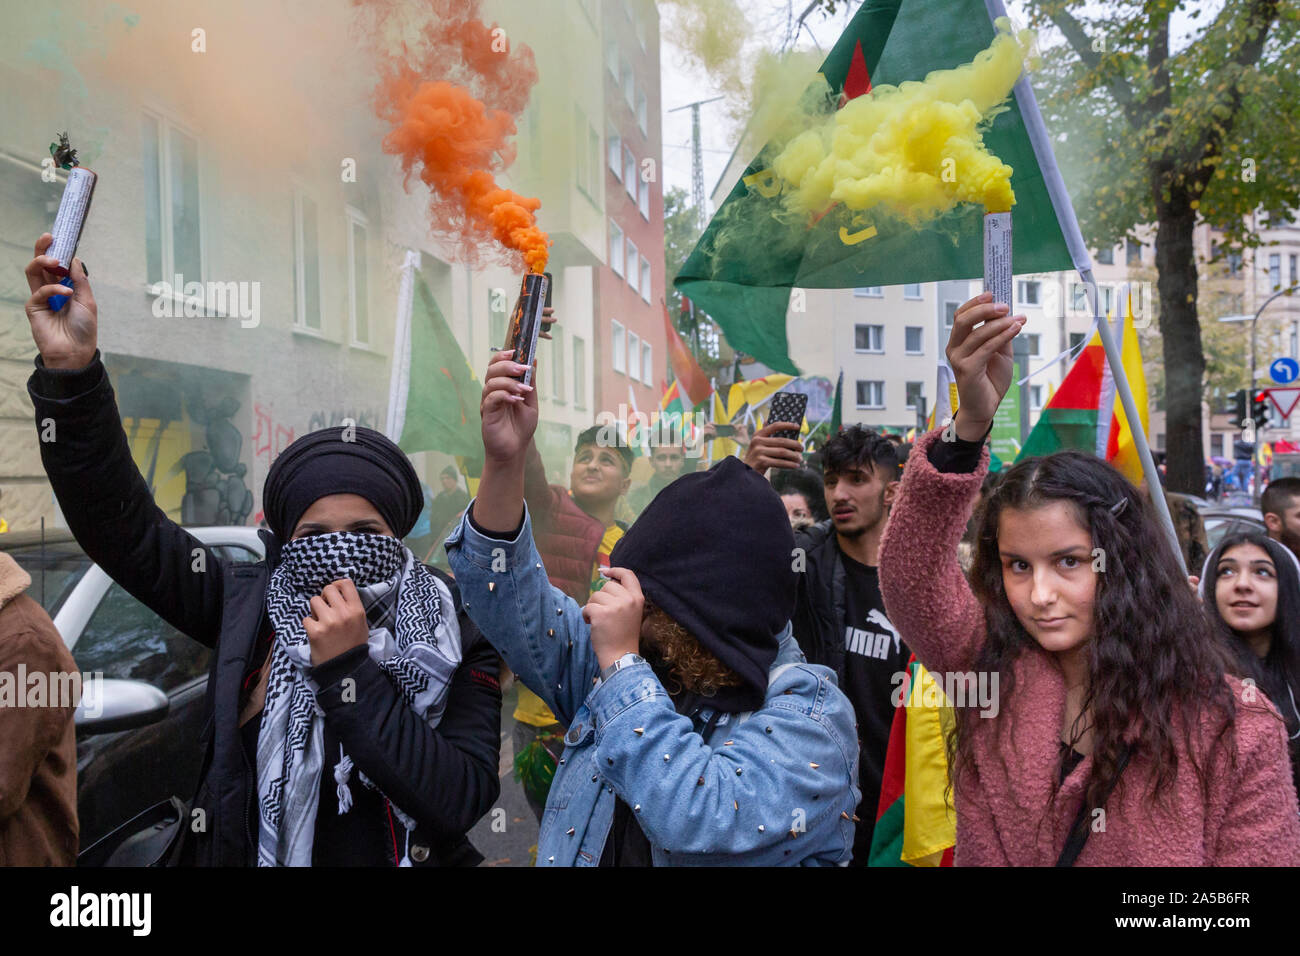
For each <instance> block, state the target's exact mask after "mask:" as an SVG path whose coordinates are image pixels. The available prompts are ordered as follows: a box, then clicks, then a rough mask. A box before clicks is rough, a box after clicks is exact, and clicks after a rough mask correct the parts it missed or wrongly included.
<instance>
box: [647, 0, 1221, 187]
mask: <svg viewBox="0 0 1300 956" xmlns="http://www.w3.org/2000/svg"><path fill="white" fill-rule="evenodd" d="M1224 2H1225V0H1201V2H1199V3H1197V2H1193V3H1185V4H1184V6H1186V7H1189V8H1195V7H1200V8H1201V10H1202V17H1201V19H1200V20H1195V21H1193V20H1189V19H1188V18H1187V16H1186V14H1185V12H1179V13H1175V15H1174V23H1173V30H1172V34H1173V47H1174V49H1179V48H1180V47H1181V46H1182V45H1183V44H1184V43H1186V41H1187V38H1188V37H1189V36H1190V35H1191V34H1192V32H1193V31H1194V29H1195V28H1196V27H1198V26H1199V25H1201V24H1204V23H1205V22H1206V20H1207V19H1208V18H1209V17H1210V16H1211V15H1213V14H1217V13H1218V12H1219V10H1220V9H1222V7H1223V4H1224ZM795 5H796V6H798V7H800V8H802V7H804V6H805V5H806V4H804V3H803V2H802V0H800V2H798V3H797V4H795ZM858 6H859V5H858V4H854V5H853V9H854V10H855V11H856V9H857V8H858ZM742 7H743V9H745V11H746V13H747V15H748V16H750V17H751V19H752V22H754V23H755V24H756V25H757V26H758V29H757V30H756V33H757V34H758V35H760V36H764V37H766V38H769V42H771V44H772V45H773V46H776V45H779V43H780V41H781V40H782V38H783V37H784V35H785V23H786V17H787V11H788V10H789V8H790V2H789V0H743V2H742ZM1007 9H1008V11H1009V12H1010V14H1011V16H1012V17H1013V18H1014V17H1017V16H1020V15H1021V10H1022V4H1021V3H1019V2H1017V0H1008V2H1007ZM660 16H661V17H662V20H661V23H660V26H661V30H662V32H661V37H660V42H661V51H660V52H661V70H662V75H661V78H660V82H661V84H662V86H661V90H662V102H663V110H664V116H663V130H664V143H663V146H664V191H665V192H667V191H668V190H670V189H672V188H673V187H674V186H680V187H681V188H683V189H686V190H688V191H689V190H690V188H691V148H690V147H691V112H690V110H682V111H681V112H677V113H673V112H669V111H670V110H673V109H674V108H676V107H679V106H684V105H686V104H687V103H690V102H693V101H696V100H705V99H709V98H710V97H712V96H716V95H718V92H719V91H718V88H717V85H716V83H715V82H714V81H713V80H712V79H711V78H710V77H709V76H708V75H706V74H703V73H701V72H699V71H695V70H691V69H689V68H688V66H687V63H686V61H685V59H684V58H683V56H682V53H681V50H680V49H679V48H678V47H676V46H675V45H674V44H673V37H672V35H671V32H672V31H671V27H670V25H671V22H672V20H671V14H670V13H667V12H665V11H661V14H660ZM811 19H812V22H811V24H810V28H811V29H810V31H805V32H804V33H803V35H802V37H801V41H800V44H799V45H800V46H802V47H807V48H812V47H813V45H814V40H815V42H816V44H817V45H818V46H819V47H820V49H821V50H822V51H827V50H829V49H830V48H831V47H832V46H833V45H834V44H835V41H836V40H837V39H839V36H840V34H841V33H842V32H843V31H844V27H845V25H846V24H847V22H848V19H849V18H848V17H846V16H845V14H844V13H840V14H837V15H836V16H834V17H831V18H826V17H823V16H820V15H814V16H813V17H812V18H811ZM1022 22H1023V17H1022ZM809 32H811V34H812V36H811V37H810V36H809ZM725 106H726V104H725V103H722V102H717V103H709V104H707V105H705V106H703V107H701V112H700V118H701V123H700V127H701V136H700V139H701V141H702V144H703V160H704V193H705V197H706V199H707V197H708V195H709V194H710V193H711V192H712V191H713V187H714V185H716V183H717V181H718V177H719V176H721V175H722V172H723V170H724V169H725V168H726V164H727V159H728V157H729V156H730V155H731V151H732V149H733V148H734V146H735V141H736V136H737V134H738V132H739V131H738V130H737V129H735V128H734V127H732V125H731V124H730V123H728V122H727V114H726V109H725ZM749 158H750V157H746V161H748V159H749Z"/></svg>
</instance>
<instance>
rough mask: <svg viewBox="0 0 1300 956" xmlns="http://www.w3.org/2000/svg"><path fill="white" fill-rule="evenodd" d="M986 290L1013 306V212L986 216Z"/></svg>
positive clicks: (994, 213) (995, 297) (996, 298)
mask: <svg viewBox="0 0 1300 956" xmlns="http://www.w3.org/2000/svg"><path fill="white" fill-rule="evenodd" d="M984 291H985V292H992V293H993V301H994V302H1003V303H1006V306H1007V308H1008V309H1009V308H1011V306H1012V302H1011V213H1009V212H991V213H988V214H986V215H985V216H984Z"/></svg>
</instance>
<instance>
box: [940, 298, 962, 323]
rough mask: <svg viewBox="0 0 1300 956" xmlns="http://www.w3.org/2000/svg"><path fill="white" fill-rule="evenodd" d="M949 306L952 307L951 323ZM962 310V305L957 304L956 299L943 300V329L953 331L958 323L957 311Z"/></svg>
mask: <svg viewBox="0 0 1300 956" xmlns="http://www.w3.org/2000/svg"><path fill="white" fill-rule="evenodd" d="M948 306H952V312H953V321H951V322H950V321H949V320H948ZM960 308H961V303H960V302H957V301H956V300H954V299H944V300H943V327H944V328H945V329H951V328H952V327H953V324H954V322H955V321H956V317H957V310H958V309H960Z"/></svg>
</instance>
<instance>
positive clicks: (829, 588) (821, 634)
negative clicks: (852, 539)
mask: <svg viewBox="0 0 1300 956" xmlns="http://www.w3.org/2000/svg"><path fill="white" fill-rule="evenodd" d="M794 546H795V548H796V552H798V551H800V550H801V551H802V554H801V555H800V554H798V553H796V560H798V559H799V558H800V557H802V559H803V562H804V565H803V573H802V574H800V575H799V590H798V594H797V597H796V598H795V605H794V618H793V620H792V622H791V623H792V627H793V630H794V638H795V640H796V641H798V642H799V647H800V649H801V650H802V651H803V653H804V656H805V657H807V658H808V662H809V663H811V664H821V665H822V666H824V667H829V668H831V669H832V670H833V671H835V676H836V678H837V679H838V680H839V682H840V686H841V687H843V686H844V613H845V612H844V586H845V585H844V561H843V560H842V559H841V557H840V545H839V541H838V540H837V539H836V537H835V528H834V526H833V524H832V522H831V520H830V519H829V518H828V519H827V520H825V521H823V522H821V523H820V524H815V525H813V526H812V527H811V528H805V529H804V530H802V531H796V532H795V534H794Z"/></svg>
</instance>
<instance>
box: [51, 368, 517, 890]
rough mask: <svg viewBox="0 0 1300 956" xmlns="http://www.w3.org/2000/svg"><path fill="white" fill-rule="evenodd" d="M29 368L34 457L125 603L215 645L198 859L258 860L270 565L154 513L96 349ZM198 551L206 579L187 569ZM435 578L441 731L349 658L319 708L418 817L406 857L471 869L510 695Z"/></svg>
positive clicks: (373, 774) (358, 761) (491, 657)
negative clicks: (261, 689) (453, 621)
mask: <svg viewBox="0 0 1300 956" xmlns="http://www.w3.org/2000/svg"><path fill="white" fill-rule="evenodd" d="M36 368H37V370H36V372H34V373H33V374H32V376H31V378H30V379H28V382H27V392H28V394H29V395H30V396H31V400H32V403H33V405H34V406H35V409H36V426H37V429H38V432H43V433H44V434H46V435H47V436H48V437H47V438H45V439H44V440H42V441H41V443H40V450H41V461H42V463H43V465H44V467H45V471H46V474H47V475H48V476H49V479H50V484H51V485H52V486H53V488H54V493H55V495H56V496H57V497H58V501H59V505H60V507H61V508H62V510H63V514H64V517H65V518H66V519H67V521H68V526H69V528H70V529H71V530H72V533H73V535H74V536H75V537H76V539H77V542H78V544H80V545H81V546H82V548H84V549H85V551H86V553H87V554H88V555H89V556H90V558H91V559H92V560H93V561H95V562H96V563H97V564H98V565H99V566H100V567H102V568H103V569H104V571H105V572H106V573H107V574H108V575H109V576H110V577H111V578H113V580H115V581H117V582H118V583H119V584H120V585H121V586H122V587H123V588H125V589H126V590H127V591H128V592H129V593H130V594H132V595H133V596H135V597H136V598H138V599H139V600H140V601H141V602H143V603H144V604H145V605H146V606H148V607H149V608H151V609H152V610H153V611H154V612H155V613H157V614H158V615H159V616H160V617H162V618H163V619H164V620H166V621H167V622H168V623H170V624H172V625H173V626H174V627H176V628H177V629H178V630H180V631H181V632H182V633H184V634H187V635H189V636H190V637H192V638H194V639H195V640H197V641H200V642H201V643H203V644H205V645H207V646H208V647H211V648H213V649H214V651H215V653H214V654H213V655H212V664H211V670H210V673H209V676H208V685H207V704H206V709H207V715H208V716H207V721H206V725H205V730H204V732H203V738H202V740H201V741H196V744H200V745H201V746H202V747H203V748H204V759H203V770H202V771H201V773H200V779H199V783H198V790H197V793H196V795H195V798H194V803H193V807H194V808H195V809H196V810H201V811H202V813H201V814H194V817H193V819H194V826H193V827H192V829H194V830H195V831H196V832H195V833H194V834H193V840H192V848H193V850H192V854H191V855H190V859H191V860H192V861H193V862H195V863H198V864H199V865H213V866H244V865H251V864H253V863H255V862H256V821H257V810H256V791H257V787H256V775H255V772H254V769H253V767H252V766H251V761H250V760H249V759H248V757H247V754H246V752H245V750H244V747H243V744H242V741H241V738H240V733H239V704H240V697H241V694H242V692H243V689H244V684H245V680H246V678H248V677H249V676H250V675H251V673H252V672H253V670H254V669H255V668H256V667H257V666H258V665H259V664H260V661H258V660H254V659H253V658H254V657H255V656H260V655H257V654H255V649H256V648H259V646H260V642H259V641H258V640H257V638H258V636H259V635H260V634H264V633H265V632H266V629H267V625H268V624H269V620H268V616H267V613H266V599H265V596H266V585H267V582H268V580H269V577H270V568H269V565H268V564H267V562H266V561H260V562H256V563H253V562H230V561H225V560H223V559H221V558H220V557H218V556H217V554H216V553H215V552H213V551H211V550H209V549H207V548H205V547H204V545H203V544H202V543H201V542H200V541H199V540H198V539H197V538H195V537H193V536H192V535H191V534H189V532H187V531H185V530H184V529H183V528H181V527H180V526H179V525H177V524H176V523H175V522H173V521H171V520H170V519H169V518H167V516H166V515H165V514H164V513H163V512H162V510H161V509H159V508H158V506H157V505H156V504H154V501H153V497H152V495H151V494H150V492H149V488H148V486H147V485H146V484H145V482H144V479H143V478H142V477H141V475H140V471H139V469H138V468H137V467H136V465H135V462H134V461H133V460H132V458H131V452H130V448H129V446H128V445H127V437H126V433H125V432H124V431H123V429H122V422H121V417H120V415H119V413H118V409H117V403H116V401H115V399H114V393H113V388H112V386H111V385H110V384H109V381H108V375H107V372H106V371H105V369H104V366H103V363H102V362H101V361H100V358H99V353H98V352H96V353H95V359H94V361H93V362H91V364H90V365H89V366H87V367H86V368H84V369H78V370H75V371H68V370H56V369H46V368H45V367H44V363H43V362H42V361H41V359H40V358H39V357H38V358H37V359H36ZM50 422H52V423H53V429H54V430H53V433H52V434H51V433H50V431H49V423H50ZM267 537H269V535H268V536H267ZM199 552H204V554H203V559H204V562H205V567H206V570H205V571H196V570H193V569H194V568H195V567H198V566H200V565H199V562H198V561H196V558H197V557H198V554H199ZM434 573H439V572H437V571H435V572H434ZM440 576H441V577H442V579H443V580H444V581H445V582H447V584H448V587H449V588H450V589H451V592H452V596H453V599H454V601H455V606H456V612H457V618H458V620H459V622H460V632H461V643H462V648H463V654H462V660H461V665H460V667H459V668H458V669H457V671H456V674H455V676H454V677H453V678H452V683H451V687H450V688H449V691H448V698H447V707H446V712H445V716H444V717H443V720H442V721H441V723H440V724H439V725H438V728H437V729H436V730H432V729H430V728H429V726H428V724H426V723H425V722H424V721H423V720H421V719H420V718H419V716H418V715H417V714H416V713H415V712H414V711H413V710H412V709H411V708H410V707H409V706H408V705H407V704H406V701H405V699H404V698H403V697H402V696H401V693H400V691H398V690H397V689H396V687H394V686H393V684H392V683H391V682H390V681H389V680H388V679H387V678H386V677H385V676H384V674H383V672H382V671H381V670H380V669H379V667H378V665H376V664H375V662H374V661H373V660H371V659H370V657H369V656H368V655H365V654H352V655H351V656H350V657H347V660H346V661H342V660H341V658H343V657H345V656H346V655H340V658H336V659H335V660H334V661H328V662H326V663H325V664H323V665H321V667H320V668H317V669H316V670H317V671H318V672H320V671H324V672H325V674H326V675H328V679H329V681H330V682H329V683H328V684H324V683H323V682H322V688H321V692H320V693H319V694H318V695H317V701H318V702H319V704H320V706H321V708H322V709H323V710H324V711H325V724H326V730H327V733H329V734H330V735H331V736H332V737H334V738H335V739H337V740H339V741H340V742H341V743H342V744H343V745H344V746H345V747H346V749H347V752H348V755H349V756H350V757H351V758H352V760H353V763H354V765H355V766H356V768H357V769H358V770H360V771H362V772H364V773H365V774H366V776H367V777H369V778H370V779H371V780H373V781H374V782H375V784H377V785H378V786H379V787H380V789H382V790H383V791H384V793H385V794H387V795H388V796H389V798H391V799H392V801H393V802H394V803H396V804H397V805H398V806H399V807H401V808H402V809H403V810H405V811H406V812H407V813H409V814H410V815H411V816H412V817H414V818H415V820H416V822H417V824H418V826H417V828H416V830H415V831H414V833H413V834H412V836H411V852H410V856H411V860H412V862H413V863H414V864H416V865H425V866H429V865H456V864H463V865H474V864H477V863H479V862H481V861H482V859H483V858H482V856H481V855H479V854H478V853H477V851H475V850H474V848H473V846H471V845H470V843H469V841H468V839H466V837H465V834H466V832H467V831H468V830H469V829H470V828H471V827H472V826H473V825H474V824H475V822H477V821H478V820H479V818H480V817H482V816H483V815H484V814H485V813H486V812H487V811H488V810H489V809H490V808H491V806H492V804H493V803H494V802H495V801H496V799H497V796H498V795H499V793H500V789H501V785H500V778H499V776H498V764H499V760H500V746H501V740H500V720H501V689H500V686H499V684H498V682H497V676H498V665H497V656H496V653H495V651H493V650H492V648H491V646H490V645H488V643H487V642H486V641H485V640H484V639H483V636H482V635H481V634H480V633H479V631H478V629H477V628H476V627H475V626H474V624H473V623H472V622H471V621H470V619H469V617H468V616H467V615H466V614H465V613H464V611H463V609H462V607H461V603H460V597H459V592H458V590H457V589H456V587H455V585H454V584H453V583H452V582H451V581H450V579H448V578H447V577H446V576H445V575H440ZM336 662H338V663H336ZM316 676H317V677H318V679H319V678H320V677H321V676H323V675H322V674H320V673H317V674H316ZM348 677H350V678H352V679H353V680H354V681H355V682H356V684H355V688H356V692H355V695H353V694H348V698H349V700H348V701H347V702H345V701H344V700H343V692H342V686H341V685H342V682H343V680H344V679H345V678H348ZM349 686H350V685H349ZM353 697H355V699H353ZM357 786H359V783H354V788H355V787H357Z"/></svg>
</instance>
